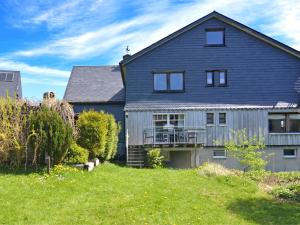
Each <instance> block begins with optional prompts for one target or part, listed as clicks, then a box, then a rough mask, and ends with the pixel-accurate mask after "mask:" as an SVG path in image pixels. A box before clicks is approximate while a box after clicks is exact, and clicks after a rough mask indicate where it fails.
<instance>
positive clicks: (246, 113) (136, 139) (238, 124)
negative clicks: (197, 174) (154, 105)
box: [127, 109, 300, 146]
mask: <svg viewBox="0 0 300 225" xmlns="http://www.w3.org/2000/svg"><path fill="white" fill-rule="evenodd" d="M162 112H163V111H162ZM208 112H211V113H214V116H215V118H214V121H215V124H214V125H206V113H208ZM220 112H222V113H226V116H227V118H226V119H227V124H226V125H219V123H218V122H219V113H220ZM153 113H154V112H149V111H147V112H128V118H127V129H128V134H129V142H128V144H129V145H142V144H143V132H144V129H147V128H151V127H152V124H153V121H152V115H153ZM155 113H159V112H155ZM164 113H166V112H164ZM168 113H184V114H185V126H186V127H200V128H204V129H205V132H204V133H203V135H204V144H205V146H222V145H223V144H224V141H226V140H228V139H229V138H230V136H231V131H233V130H241V129H244V128H246V130H247V134H248V136H249V137H253V136H254V135H256V136H257V137H259V138H260V139H262V140H263V139H264V140H265V143H266V145H300V134H269V132H268V110H266V109H260V110H257V109H256V110H202V111H199V110H198V111H169V112H168Z"/></svg>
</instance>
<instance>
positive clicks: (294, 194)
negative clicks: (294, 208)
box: [271, 184, 300, 202]
mask: <svg viewBox="0 0 300 225" xmlns="http://www.w3.org/2000/svg"><path fill="white" fill-rule="evenodd" d="M271 194H272V195H274V196H275V197H277V198H281V199H286V200H294V201H298V202H300V184H293V185H288V186H285V187H276V188H274V189H273V190H272V191H271Z"/></svg>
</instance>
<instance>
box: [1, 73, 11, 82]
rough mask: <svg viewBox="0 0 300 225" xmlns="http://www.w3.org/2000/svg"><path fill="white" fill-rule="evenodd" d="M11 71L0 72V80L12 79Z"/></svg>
mask: <svg viewBox="0 0 300 225" xmlns="http://www.w3.org/2000/svg"><path fill="white" fill-rule="evenodd" d="M13 79H14V74H13V73H0V81H13Z"/></svg>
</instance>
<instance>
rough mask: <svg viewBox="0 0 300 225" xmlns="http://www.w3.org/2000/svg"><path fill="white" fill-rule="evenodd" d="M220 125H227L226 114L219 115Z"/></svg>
mask: <svg viewBox="0 0 300 225" xmlns="http://www.w3.org/2000/svg"><path fill="white" fill-rule="evenodd" d="M219 124H226V113H219Z"/></svg>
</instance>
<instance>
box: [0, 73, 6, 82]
mask: <svg viewBox="0 0 300 225" xmlns="http://www.w3.org/2000/svg"><path fill="white" fill-rule="evenodd" d="M5 79H6V73H0V81H5Z"/></svg>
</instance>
